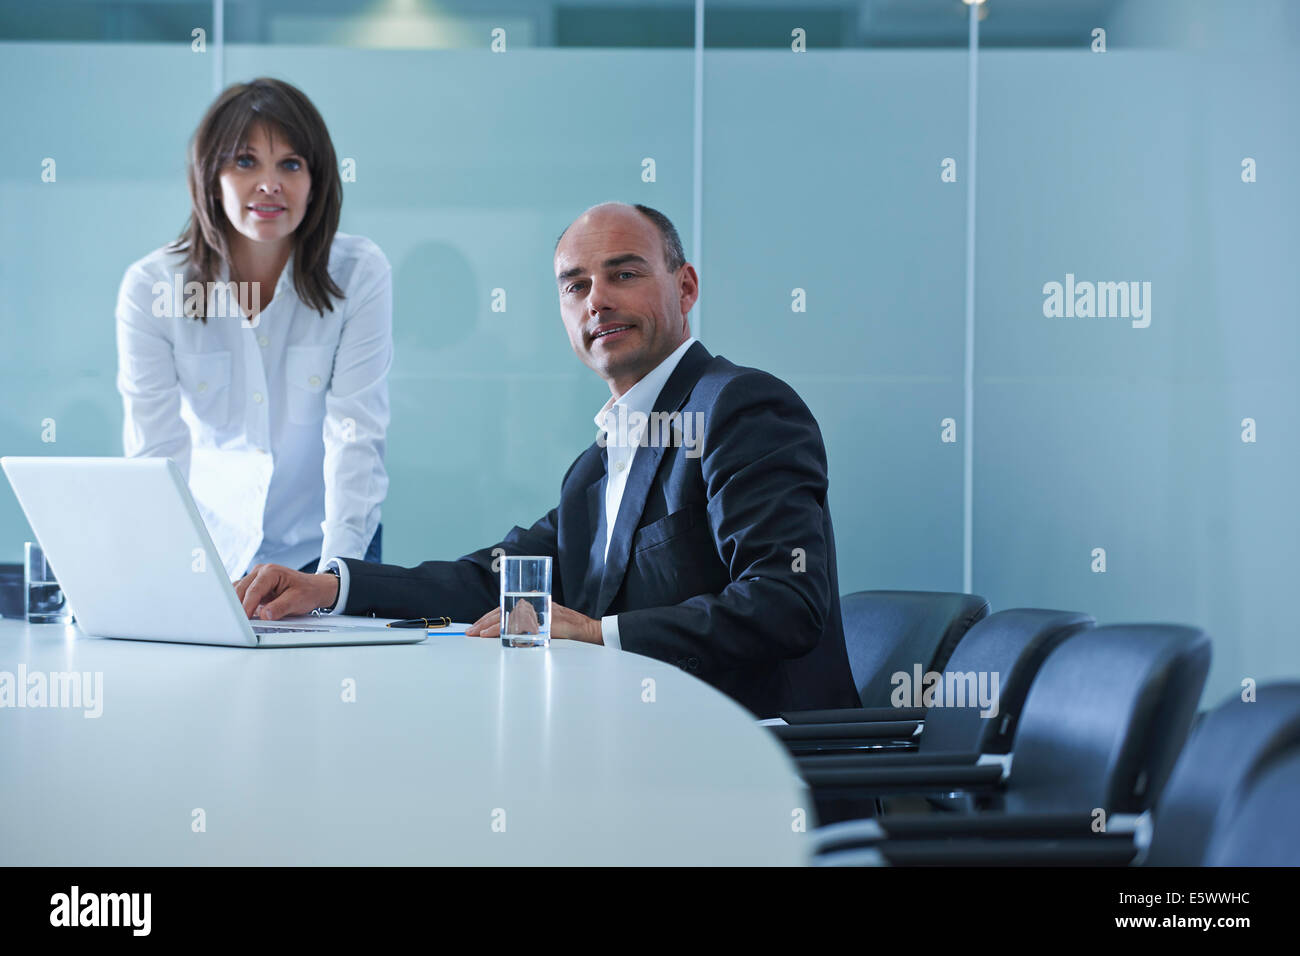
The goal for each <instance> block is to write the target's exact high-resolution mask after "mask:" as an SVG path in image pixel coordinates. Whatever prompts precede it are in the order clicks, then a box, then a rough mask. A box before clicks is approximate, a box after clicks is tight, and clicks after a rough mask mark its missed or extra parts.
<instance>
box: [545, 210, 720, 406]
mask: <svg viewBox="0 0 1300 956" xmlns="http://www.w3.org/2000/svg"><path fill="white" fill-rule="evenodd" d="M555 276H556V281H557V283H558V285H559V292H560V315H561V317H562V318H563V319H564V327H565V330H566V331H567V332H568V334H569V343H570V344H571V345H572V346H573V351H574V353H575V354H576V355H577V356H578V358H580V359H582V361H583V364H585V365H586V366H587V367H588V368H590V369H591V370H592V371H594V372H596V373H597V374H598V375H599V376H600V377H601V378H603V379H604V380H605V381H606V382H607V383H608V384H609V387H610V391H611V392H613V394H615V395H622V394H623V393H624V392H626V391H627V390H628V389H629V388H631V387H632V386H633V385H635V384H636V383H637V382H638V381H640V379H641V378H642V377H644V376H645V374H646V373H647V372H649V371H651V370H652V369H653V368H654V367H655V366H656V365H658V364H659V363H660V362H662V361H663V360H664V359H665V358H667V357H668V355H669V354H670V353H671V352H672V351H673V350H674V349H675V348H677V346H679V345H681V344H682V342H684V341H686V339H687V337H688V336H689V335H690V326H689V323H688V322H687V321H686V313H687V312H689V311H690V308H691V306H693V305H694V304H695V300H696V299H697V298H698V296H699V285H698V279H697V277H696V275H695V269H694V267H692V266H691V265H690V264H689V263H688V264H686V265H684V266H682V267H681V268H680V269H678V270H677V271H676V272H675V273H670V272H669V271H668V267H667V264H666V262H665V261H664V244H663V239H662V237H661V236H660V235H659V230H658V229H657V228H655V226H654V224H653V223H651V222H650V220H648V219H646V218H645V217H644V216H643V215H641V213H639V212H637V211H636V210H635V209H633V208H631V207H630V206H614V205H610V206H597V207H596V208H594V209H590V210H588V211H587V212H585V213H583V214H582V216H580V217H579V218H578V220H577V221H576V222H574V223H573V225H571V226H570V227H569V228H568V231H567V232H565V234H564V238H563V239H561V240H560V244H559V246H558V248H556V250H555Z"/></svg>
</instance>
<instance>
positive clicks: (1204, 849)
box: [1145, 681, 1300, 866]
mask: <svg viewBox="0 0 1300 956" xmlns="http://www.w3.org/2000/svg"><path fill="white" fill-rule="evenodd" d="M1297 748H1300V681H1294V682H1278V683H1272V684H1262V685H1260V686H1259V687H1258V688H1256V692H1255V700H1254V701H1250V702H1247V701H1243V700H1241V698H1240V697H1237V696H1234V697H1231V698H1229V699H1228V700H1227V701H1226V702H1225V703H1223V704H1222V705H1220V706H1219V707H1218V708H1216V709H1215V710H1213V711H1211V712H1210V713H1208V714H1206V715H1205V716H1204V717H1203V718H1202V719H1201V720H1200V721H1199V722H1198V723H1197V725H1196V729H1195V730H1194V731H1193V733H1192V736H1191V738H1190V739H1189V740H1188V742H1187V748H1186V750H1185V751H1184V753H1183V756H1182V757H1181V758H1180V759H1179V761H1178V766H1177V767H1176V769H1175V770H1174V774H1173V776H1172V778H1171V779H1170V781H1169V787H1168V788H1167V791H1166V795H1165V798H1164V799H1163V800H1162V801H1161V802H1160V805H1159V806H1158V807H1157V808H1156V810H1155V812H1154V814H1153V816H1154V824H1155V826H1154V832H1153V834H1152V838H1151V846H1150V849H1149V851H1148V852H1147V854H1146V857H1145V862H1146V863H1148V864H1150V865H1152V866H1209V865H1215V864H1219V865H1223V861H1224V859H1225V858H1226V859H1233V860H1238V861H1240V860H1242V859H1243V858H1245V857H1248V856H1250V855H1251V854H1252V853H1253V852H1255V851H1258V850H1260V844H1261V842H1263V843H1266V842H1267V840H1268V839H1269V836H1268V834H1267V833H1262V832H1260V831H1259V829H1257V828H1263V829H1265V830H1268V829H1273V830H1275V831H1276V832H1277V833H1278V836H1279V840H1280V843H1279V846H1281V845H1283V844H1284V843H1285V841H1284V840H1282V839H1281V838H1282V834H1283V833H1284V832H1285V831H1288V830H1289V832H1290V833H1291V834H1292V841H1294V840H1295V836H1294V834H1295V833H1296V823H1295V820H1294V818H1295V815H1296V811H1297V809H1300V790H1295V791H1292V794H1291V809H1290V811H1289V813H1290V817H1291V819H1290V820H1288V821H1282V820H1279V819H1278V818H1277V817H1276V816H1273V817H1269V818H1265V817H1261V818H1260V819H1259V820H1258V821H1256V822H1255V823H1251V822H1250V821H1247V820H1242V819H1241V817H1242V815H1243V812H1244V807H1245V802H1246V800H1247V799H1248V795H1249V793H1250V790H1251V787H1252V786H1253V785H1254V783H1255V782H1256V781H1257V780H1258V779H1260V778H1262V777H1263V776H1265V775H1266V774H1267V773H1269V772H1271V765H1272V764H1273V763H1274V762H1275V761H1276V760H1277V759H1278V758H1280V757H1284V756H1290V755H1292V754H1293V753H1294V751H1295V750H1296V749H1297ZM1276 772H1277V773H1278V774H1279V775H1280V777H1281V778H1282V779H1285V777H1286V774H1287V772H1288V771H1287V770H1286V769H1285V768H1283V769H1280V770H1277V771H1276ZM1275 786H1276V781H1270V782H1269V785H1268V786H1267V787H1265V788H1264V789H1263V790H1262V791H1261V792H1260V793H1259V795H1258V796H1256V797H1255V800H1256V809H1258V810H1264V809H1267V807H1268V806H1269V799H1270V794H1272V793H1273V792H1274V790H1273V789H1272V788H1273V787H1275ZM1292 846H1293V847H1294V846H1295V844H1294V842H1292ZM1260 855H1261V856H1262V855H1264V854H1260ZM1292 862H1293V863H1294V862H1295V861H1294V860H1293V861H1292Z"/></svg>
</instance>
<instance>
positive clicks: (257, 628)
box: [252, 624, 331, 634]
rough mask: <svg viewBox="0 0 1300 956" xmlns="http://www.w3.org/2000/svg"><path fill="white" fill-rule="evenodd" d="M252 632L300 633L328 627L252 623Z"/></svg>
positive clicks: (322, 629)
mask: <svg viewBox="0 0 1300 956" xmlns="http://www.w3.org/2000/svg"><path fill="white" fill-rule="evenodd" d="M252 628H253V633H254V634H302V633H306V632H308V631H321V632H327V631H330V630H331V628H328V627H276V626H275V625H273V624H254V625H252Z"/></svg>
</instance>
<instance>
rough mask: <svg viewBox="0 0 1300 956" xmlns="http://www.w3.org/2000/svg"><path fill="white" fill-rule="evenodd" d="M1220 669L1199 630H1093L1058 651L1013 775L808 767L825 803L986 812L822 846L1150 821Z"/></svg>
mask: <svg viewBox="0 0 1300 956" xmlns="http://www.w3.org/2000/svg"><path fill="white" fill-rule="evenodd" d="M1209 665H1210V642H1209V638H1208V637H1207V636H1206V635H1205V634H1204V633H1203V632H1202V631H1199V630H1197V629H1195V628H1189V627H1181V626H1177V625H1170V624H1146V625H1143V624H1128V625H1111V626H1109V627H1102V628H1096V629H1093V630H1085V631H1081V632H1079V633H1077V634H1075V635H1074V636H1073V637H1070V638H1067V639H1066V640H1064V641H1063V642H1062V643H1061V644H1060V645H1059V646H1058V647H1057V648H1056V650H1054V651H1053V652H1052V653H1051V654H1050V655H1049V656H1048V658H1047V660H1046V662H1044V664H1043V666H1042V668H1041V669H1040V671H1039V674H1038V677H1037V679H1036V680H1035V681H1034V683H1033V686H1032V687H1031V688H1030V691H1029V696H1028V698H1027V699H1026V701H1025V707H1024V712H1023V714H1022V716H1021V719H1020V724H1019V729H1018V730H1017V732H1016V736H1015V741H1014V749H1013V753H1012V756H1011V759H1010V771H1009V773H1006V774H1005V777H1004V767H1003V766H1000V765H997V764H986V765H982V766H981V765H976V766H971V765H964V766H945V765H941V764H936V765H932V766H928V767H918V766H915V765H911V764H909V765H908V766H907V767H879V768H878V767H877V765H876V762H875V761H873V760H872V759H871V758H870V757H859V758H857V760H858V761H859V765H858V766H840V767H835V768H828V769H801V772H802V774H803V777H804V779H805V781H806V782H807V783H808V784H809V785H810V787H811V788H812V789H813V794H814V799H816V800H818V801H821V800H827V801H837V800H843V799H844V798H845V797H848V796H853V797H856V798H858V799H863V798H866V797H878V796H884V795H891V794H899V793H915V794H921V795H931V794H934V795H943V794H946V793H950V792H953V791H964V792H967V793H970V794H972V795H974V796H976V797H977V798H978V799H979V805H980V806H981V812H979V813H964V814H956V813H954V814H937V815H916V814H908V815H905V816H904V815H897V816H889V817H885V818H883V820H881V821H854V822H848V823H837V824H833V825H831V826H829V827H824V828H821V829H819V830H818V831H816V832H815V833H814V841H815V845H816V847H817V848H818V849H819V851H826V850H830V849H833V848H835V847H854V846H862V845H870V844H872V843H879V842H881V841H882V840H883V839H884V837H885V834H886V833H888V834H889V835H890V836H896V835H901V834H902V833H903V832H904V831H906V832H907V833H908V834H909V836H910V837H911V838H913V839H917V840H921V839H926V838H927V836H929V835H931V834H932V835H933V836H934V838H936V839H948V838H950V837H952V836H953V835H955V834H959V833H965V834H978V833H981V832H985V833H990V834H993V833H996V834H999V835H1001V836H1004V837H1006V836H1011V835H1014V834H1015V833H1016V832H1017V830H1018V828H1025V832H1026V833H1028V834H1029V835H1034V834H1041V833H1042V832H1044V830H1045V829H1046V830H1048V831H1049V832H1059V830H1060V828H1061V827H1062V826H1064V825H1066V824H1070V823H1071V822H1072V821H1073V824H1072V825H1073V826H1074V827H1075V832H1078V833H1085V834H1086V833H1089V832H1091V825H1092V821H1093V819H1094V811H1095V810H1097V809H1101V810H1103V811H1104V812H1105V813H1106V814H1107V815H1113V814H1117V813H1118V814H1130V815H1131V814H1140V813H1142V812H1143V811H1144V810H1146V809H1147V808H1149V807H1150V806H1151V804H1152V803H1153V801H1154V799H1155V797H1156V796H1157V795H1158V794H1159V792H1160V790H1161V789H1162V787H1163V785H1164V782H1165V781H1166V779H1167V778H1168V776H1169V773H1170V770H1171V768H1172V767H1173V764H1174V761H1175V759H1176V757H1177V755H1178V753H1179V751H1180V749H1181V747H1182V744H1183V741H1184V740H1185V739H1186V736H1187V731H1188V727H1189V726H1190V724H1191V721H1192V717H1193V715H1194V714H1195V710H1196V703H1197V700H1198V699H1199V697H1200V694H1201V690H1202V688H1203V686H1204V683H1205V676H1206V674H1207V672H1208V670H1209ZM846 759H847V758H846ZM1044 815H1050V818H1045V817H1044ZM1045 819H1046V822H1045ZM882 828H883V829H882ZM1030 831H1032V832H1030ZM1098 842H1100V841H1098Z"/></svg>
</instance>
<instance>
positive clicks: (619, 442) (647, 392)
mask: <svg viewBox="0 0 1300 956" xmlns="http://www.w3.org/2000/svg"><path fill="white" fill-rule="evenodd" d="M694 344H695V337H694V336H691V337H689V338H687V339H686V341H685V342H683V343H682V344H681V345H679V346H677V348H676V349H674V350H673V353H672V354H671V355H669V356H668V357H667V358H666V359H664V360H663V361H662V362H660V363H659V364H658V365H656V366H655V367H654V368H653V369H652V370H650V371H649V372H647V373H646V374H645V375H644V376H643V377H642V378H641V379H640V380H639V381H638V382H637V383H636V384H635V385H633V386H632V387H631V388H629V389H628V390H627V391H626V392H624V393H623V394H622V395H620V396H618V397H617V398H615V397H613V396H610V399H609V401H607V402H606V403H605V404H604V405H603V406H602V407H601V409H600V411H598V412H597V413H596V417H595V418H594V419H593V421H595V423H596V427H597V428H598V429H600V431H601V433H602V434H603V440H604V442H605V453H606V466H605V467H606V474H607V476H608V480H607V481H606V482H605V556H606V557H608V556H609V543H610V542H611V541H612V540H613V539H614V522H615V521H616V520H617V519H618V508H619V505H620V504H622V503H623V491H624V489H626V488H627V476H628V474H629V473H630V472H631V470H632V459H633V458H635V457H636V450H637V448H639V447H640V445H639V442H640V438H641V432H642V431H644V427H645V426H644V425H642V424H641V423H640V422H637V423H636V424H637V425H640V427H629V428H628V431H627V434H626V435H624V434H623V433H622V431H621V429H620V428H619V427H618V425H619V421H620V413H619V412H618V411H617V408H618V406H620V405H621V406H623V407H624V408H626V410H627V411H626V415H628V416H630V415H631V414H632V412H641V413H642V415H644V416H646V418H647V419H648V417H649V415H650V413H651V412H652V411H654V407H655V402H656V401H658V400H659V393H660V392H662V391H663V389H664V385H666V384H667V382H668V379H669V378H670V377H671V376H672V374H673V371H674V370H675V369H676V368H677V363H678V362H680V361H681V360H682V356H683V355H685V354H686V350H687V349H689V348H690V347H691V346H692V345H694ZM611 412H613V414H612V415H611ZM623 420H624V421H626V418H624V419H623ZM338 557H340V558H342V557H351V555H338ZM329 568H333V569H334V570H336V571H337V572H338V575H339V595H338V598H337V600H335V602H334V607H333V608H332V609H331V610H330V613H331V614H342V613H343V608H344V607H346V606H347V603H348V585H349V581H350V579H349V577H348V566H347V564H345V563H344V562H343V561H340V560H337V558H334V557H331V558H330V559H329V560H326V561H322V562H321V570H322V571H325V570H327V569H329ZM600 635H601V640H603V641H604V642H605V646H606V647H613V648H620V649H621V647H622V645H621V644H620V643H619V636H618V615H617V614H606V615H605V616H604V617H602V618H601V619H600Z"/></svg>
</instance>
